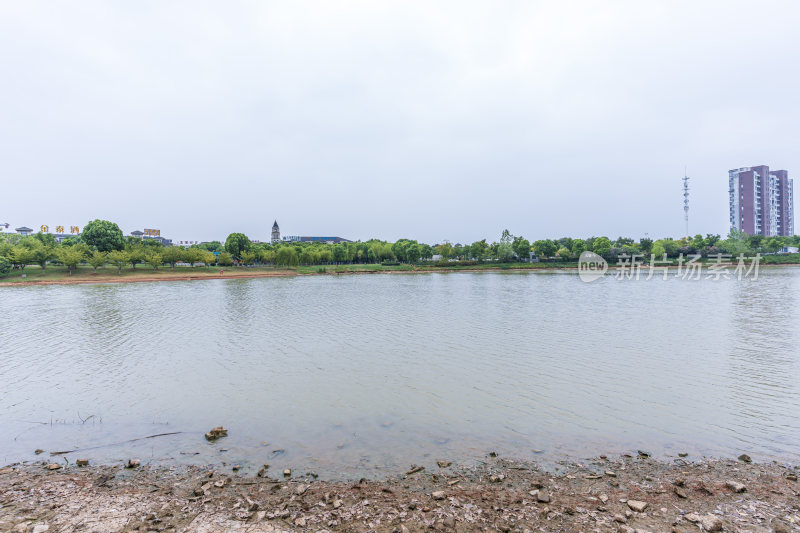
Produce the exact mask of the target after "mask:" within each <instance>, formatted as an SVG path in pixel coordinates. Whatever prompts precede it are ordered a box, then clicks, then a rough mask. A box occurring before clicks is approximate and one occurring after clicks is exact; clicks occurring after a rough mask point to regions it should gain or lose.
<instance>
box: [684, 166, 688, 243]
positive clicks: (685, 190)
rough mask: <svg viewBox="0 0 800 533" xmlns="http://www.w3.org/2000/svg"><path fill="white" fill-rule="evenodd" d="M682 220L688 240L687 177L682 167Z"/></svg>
mask: <svg viewBox="0 0 800 533" xmlns="http://www.w3.org/2000/svg"><path fill="white" fill-rule="evenodd" d="M683 219H684V220H685V221H686V238H687V239H688V238H689V176H687V175H686V167H683Z"/></svg>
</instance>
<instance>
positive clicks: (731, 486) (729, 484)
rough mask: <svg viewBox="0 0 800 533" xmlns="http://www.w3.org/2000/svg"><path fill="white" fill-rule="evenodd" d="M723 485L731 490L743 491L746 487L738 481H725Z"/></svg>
mask: <svg viewBox="0 0 800 533" xmlns="http://www.w3.org/2000/svg"><path fill="white" fill-rule="evenodd" d="M725 486H726V487H728V488H729V489H731V490H732V491H733V492H744V491H746V490H747V487H745V486H744V484H742V483H739V482H738V481H727V482H726V483H725Z"/></svg>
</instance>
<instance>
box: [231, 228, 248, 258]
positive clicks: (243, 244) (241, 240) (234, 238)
mask: <svg viewBox="0 0 800 533" xmlns="http://www.w3.org/2000/svg"><path fill="white" fill-rule="evenodd" d="M250 245H251V243H250V239H248V238H247V235H245V234H244V233H231V234H230V235H228V238H227V239H225V251H226V252H228V253H229V254H231V255H232V256H233V257H234V258H235V259H236V260H240V259H241V258H242V252H246V251H248V250H250Z"/></svg>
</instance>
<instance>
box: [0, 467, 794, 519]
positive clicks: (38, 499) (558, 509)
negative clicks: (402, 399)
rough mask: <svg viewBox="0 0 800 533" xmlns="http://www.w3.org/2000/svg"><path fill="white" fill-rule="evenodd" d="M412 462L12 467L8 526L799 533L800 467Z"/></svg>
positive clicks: (4, 487) (2, 483)
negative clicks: (282, 468)
mask: <svg viewBox="0 0 800 533" xmlns="http://www.w3.org/2000/svg"><path fill="white" fill-rule="evenodd" d="M561 469H562V470H563V473H562V474H557V475H554V474H552V473H547V472H545V471H543V470H541V469H539V468H538V467H537V466H536V465H535V464H531V463H522V462H515V461H510V460H503V459H500V458H492V457H488V458H487V459H486V461H485V462H484V463H483V464H481V465H480V466H476V467H458V466H451V465H450V464H449V463H448V462H447V461H444V460H443V461H441V462H440V466H439V467H438V468H436V469H435V470H434V471H431V470H430V469H417V468H413V467H410V468H409V472H408V473H407V474H406V475H404V476H400V477H397V478H392V479H387V480H383V481H364V480H362V481H361V482H337V481H319V480H316V479H315V478H314V476H313V474H312V473H306V472H291V473H289V472H286V473H284V472H272V471H271V470H270V469H269V468H265V469H264V470H263V471H262V473H261V477H259V476H254V477H248V476H244V475H239V474H238V473H237V472H236V471H233V470H232V469H229V470H220V469H217V470H214V469H212V468H210V467H209V468H197V467H174V468H157V467H146V466H142V467H136V468H124V467H123V466H122V465H120V466H88V467H77V466H63V467H61V466H60V467H59V468H58V469H54V470H50V469H48V468H47V466H46V465H45V464H44V463H43V464H36V465H18V466H11V467H6V468H3V469H0V531H19V532H23V531H24V532H34V533H43V532H44V531H65V532H71V531H103V532H116V531H169V532H172V531H187V532H188V531H191V532H216V531H251V532H259V531H260V532H269V531H387V532H392V531H397V532H405V531H422V530H438V531H563V532H583V531H592V532H604V531H625V532H648V531H650V532H675V533H683V532H686V533H688V532H694V531H753V532H773V531H774V532H788V531H800V492H798V491H800V485H798V482H797V474H798V469H797V468H796V467H790V466H785V465H780V464H777V463H770V464H748V463H744V462H741V461H722V460H719V461H702V462H696V463H695V462H691V461H689V460H688V459H687V460H683V459H676V460H675V461H673V462H662V461H656V460H653V459H651V458H649V457H646V456H635V457H619V458H608V459H605V458H602V457H601V458H598V459H594V460H590V461H587V462H585V463H583V464H581V463H570V464H566V463H564V464H563V465H562V468H561Z"/></svg>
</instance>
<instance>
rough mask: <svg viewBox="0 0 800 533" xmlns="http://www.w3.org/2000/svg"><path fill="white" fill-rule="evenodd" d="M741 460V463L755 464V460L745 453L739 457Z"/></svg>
mask: <svg viewBox="0 0 800 533" xmlns="http://www.w3.org/2000/svg"><path fill="white" fill-rule="evenodd" d="M739 460H740V461H741V462H743V463H752V462H753V460H752V459H751V458H750V456H749V455H747V454H746V453H743V454H742V455H740V456H739Z"/></svg>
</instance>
